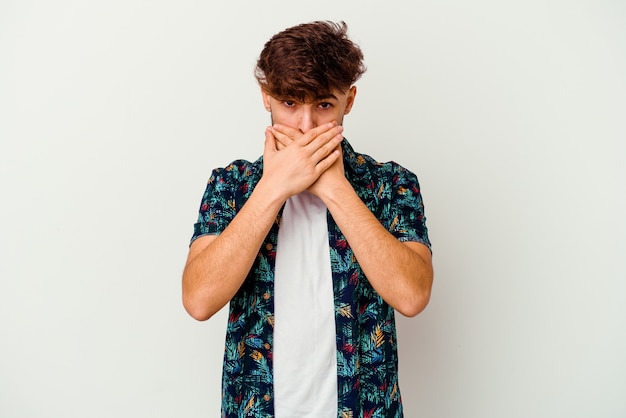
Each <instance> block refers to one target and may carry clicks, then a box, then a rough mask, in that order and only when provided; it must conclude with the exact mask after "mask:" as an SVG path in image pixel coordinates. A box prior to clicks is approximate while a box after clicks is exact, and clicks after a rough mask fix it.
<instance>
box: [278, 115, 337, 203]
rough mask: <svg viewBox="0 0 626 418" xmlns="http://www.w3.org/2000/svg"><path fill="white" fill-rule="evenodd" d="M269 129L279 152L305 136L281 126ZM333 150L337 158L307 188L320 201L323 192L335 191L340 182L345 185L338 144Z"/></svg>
mask: <svg viewBox="0 0 626 418" xmlns="http://www.w3.org/2000/svg"><path fill="white" fill-rule="evenodd" d="M269 129H270V130H271V131H272V133H273V135H274V138H275V139H276V144H277V146H278V149H279V150H282V149H284V148H285V147H287V146H289V145H290V144H291V143H293V141H295V140H297V139H298V138H301V137H302V136H303V135H305V134H303V133H302V132H300V131H299V130H297V129H294V128H289V127H286V126H282V125H275V126H273V127H271V128H269ZM309 132H310V131H309ZM307 134H308V132H307ZM342 139H343V138H342ZM335 150H336V151H337V152H338V153H339V158H337V159H336V160H335V162H334V163H333V164H331V165H330V166H329V167H328V168H327V169H326V170H324V171H323V172H322V173H321V174H320V176H319V177H318V178H317V180H315V182H314V183H312V184H311V185H310V186H309V187H308V188H307V190H308V191H309V192H311V193H312V194H314V195H316V196H317V197H319V198H320V199H322V200H324V198H325V192H332V191H336V190H337V189H338V187H339V186H340V185H342V184H341V182H342V181H343V182H344V185H345V183H346V181H345V180H346V178H345V174H344V166H343V158H342V151H341V145H340V143H339V144H337V147H336V148H335Z"/></svg>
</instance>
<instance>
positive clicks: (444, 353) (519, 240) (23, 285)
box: [0, 0, 626, 418]
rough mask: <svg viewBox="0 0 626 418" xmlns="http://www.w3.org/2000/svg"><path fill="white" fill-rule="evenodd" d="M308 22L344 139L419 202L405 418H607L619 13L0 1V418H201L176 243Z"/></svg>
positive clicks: (625, 308) (212, 380) (244, 153)
mask: <svg viewBox="0 0 626 418" xmlns="http://www.w3.org/2000/svg"><path fill="white" fill-rule="evenodd" d="M316 19H331V20H339V19H344V20H346V21H347V22H348V24H349V30H350V34H351V36H352V38H353V39H354V40H355V41H356V42H357V43H359V44H360V45H361V47H362V48H363V50H364V52H365V57H366V63H367V65H368V68H369V70H368V72H367V73H366V74H365V75H364V77H363V78H362V80H361V81H360V82H359V83H358V88H359V93H358V96H357V102H356V105H355V108H354V109H353V112H352V113H351V114H350V115H349V116H348V117H347V118H346V121H345V126H346V132H345V133H346V137H347V138H349V139H350V141H351V142H352V144H353V145H354V146H355V148H356V149H357V150H359V151H361V152H365V153H368V154H371V155H373V156H375V157H376V158H377V159H379V160H385V161H386V160H390V159H393V160H395V161H397V162H399V163H401V164H403V165H405V166H407V167H408V168H410V169H412V170H413V171H415V172H416V173H417V174H418V176H419V179H420V182H421V185H422V192H423V196H424V200H425V204H426V215H427V217H428V226H429V228H430V235H431V239H432V241H433V250H434V257H435V258H434V263H435V269H436V279H435V285H434V291H433V296H432V301H431V304H430V305H429V307H428V308H427V309H426V310H425V311H424V312H423V313H422V314H421V315H419V316H418V317H417V318H413V319H406V318H400V319H399V344H400V366H401V387H402V393H403V398H404V402H405V406H406V411H407V414H406V416H407V417H409V418H412V417H429V418H491V417H493V418H502V417H507V418H514V417H520V418H521V417H546V418H547V417H569V418H574V417H593V418H598V417H602V418H609V417H611V418H618V417H622V418H623V417H625V416H626V395H625V394H626V303H625V302H624V299H625V297H626V268H625V267H624V258H625V257H624V256H625V255H626V245H625V244H624V238H625V237H626V222H625V221H624V213H626V198H625V193H624V189H625V187H624V183H625V181H624V180H625V179H626V170H625V168H624V159H625V157H626V147H625V145H624V142H625V139H626V129H625V123H626V122H625V119H626V118H625V115H626V81H625V80H626V76H625V74H626V29H624V28H625V27H626V26H625V22H626V5H625V3H624V2H622V1H621V0H614V1H610V0H587V1H585V0H581V1H571V0H570V1H565V0H563V1H559V0H541V1H540V0H527V1H495V0H493V1H489V0H477V1H472V2H468V1H464V0H448V1H440V2H433V1H415V2H408V1H406V2H394V1H386V2H371V1H365V0H362V1H358V2H357V1H318V2H309V3H306V2H305V3H297V2H278V1H261V2H248V3H244V2H242V1H231V2H225V1H224V2H209V1H191V0H179V1H176V2H174V1H170V2H166V1H148V0H113V1H107V2H85V1H71V0H58V1H54V2H49V1H44V0H21V1H17V0H2V1H0V140H1V142H0V144H1V145H0V199H1V204H0V416H1V417H5V418H18V417H19V418H21V417H55V418H56V417H59V418H70V417H77V418H84V417H89V418H100V417H106V418H110V417H133V418H136V417H146V418H157V417H164V418H165V417H168V418H178V417H190V418H191V417H216V416H218V415H219V403H220V389H219V385H220V372H221V358H222V350H223V337H224V335H223V334H224V328H225V321H226V317H225V315H224V314H225V312H224V311H222V312H220V314H218V315H217V316H216V317H214V318H213V319H212V320H210V321H208V322H204V323H199V322H195V321H194V320H193V319H191V318H190V317H188V316H187V315H186V313H185V312H184V310H183V308H182V305H181V302H180V275H181V271H182V268H183V264H184V261H185V257H186V252H187V245H188V242H189V238H190V236H191V233H192V225H193V223H194V222H195V219H196V214H197V210H198V206H199V203H200V198H201V195H202V192H203V190H204V186H205V183H206V180H207V179H208V176H209V174H210V170H211V169H212V168H214V167H217V166H223V165H225V164H227V163H229V162H230V161H232V160H234V159H236V158H247V159H256V158H257V157H258V156H259V155H260V154H261V152H262V143H263V131H264V128H265V126H266V124H268V123H269V117H268V114H267V113H266V112H265V110H264V109H263V107H262V103H261V98H260V95H259V92H258V87H257V86H256V84H255V80H254V78H253V75H252V73H253V68H254V64H255V60H256V57H257V55H258V53H259V52H260V50H261V48H262V46H263V44H264V43H265V41H266V40H267V39H268V38H269V37H270V36H271V35H273V34H274V33H276V32H278V31H280V30H282V29H284V28H286V27H288V26H292V25H294V24H297V23H302V22H306V21H310V20H316Z"/></svg>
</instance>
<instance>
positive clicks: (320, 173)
mask: <svg viewBox="0 0 626 418" xmlns="http://www.w3.org/2000/svg"><path fill="white" fill-rule="evenodd" d="M362 60H363V54H362V52H361V50H360V49H359V47H358V46H357V45H355V44H354V43H352V42H351V41H350V40H349V39H348V37H347V27H346V25H345V23H343V22H342V23H340V24H334V23H331V22H313V23H308V24H303V25H299V26H295V27H292V28H289V29H286V30H284V31H283V32H280V33H278V34H277V35H275V36H274V37H272V38H271V39H270V40H269V41H268V42H267V43H266V44H265V47H264V49H263V51H262V52H261V55H260V57H259V60H258V62H257V68H256V77H257V80H258V82H259V85H260V87H261V94H262V98H263V104H264V106H265V108H266V110H267V111H268V112H270V114H271V118H272V126H270V127H268V128H267V129H266V131H265V147H264V151H263V157H262V158H260V159H259V160H257V161H256V162H253V163H251V162H248V161H243V160H238V161H235V162H233V163H231V164H230V165H229V166H227V167H226V168H219V169H216V170H214V171H213V173H212V175H211V177H210V179H209V181H208V185H207V188H206V191H205V193H204V196H203V198H202V203H201V207H200V215H199V218H198V222H197V223H196V224H195V229H194V234H193V237H192V243H191V246H190V248H189V256H188V260H187V264H186V266H185V270H184V273H183V303H184V306H185V308H186V309H187V311H188V312H189V314H190V315H191V316H192V317H194V318H195V319H198V320H206V319H208V318H210V317H211V316H212V315H213V314H214V313H216V312H217V311H219V310H220V309H221V308H222V307H223V306H225V305H226V304H227V303H229V304H230V306H229V309H230V315H229V320H228V326H227V331H226V334H227V335H226V348H225V355H224V368H223V379H222V399H223V401H222V416H225V417H241V416H253V417H272V416H276V417H278V418H282V417H289V418H292V417H315V418H324V417H337V416H339V417H361V416H369V417H401V416H402V415H403V411H402V403H401V398H400V391H399V387H398V358H397V347H396V331H395V320H394V309H395V310H397V311H398V312H400V313H401V314H403V315H406V316H415V315H417V314H418V313H419V312H420V311H422V310H423V309H424V308H425V307H426V305H427V303H428V300H429V297H430V290H431V285H432V278H433V271H432V263H431V252H430V242H429V240H428V234H427V229H426V225H425V218H424V212H423V205H422V199H421V195H420V191H419V184H418V181H417V178H416V177H415V175H414V174H413V173H411V172H410V171H408V170H406V169H404V168H403V167H401V166H399V165H397V164H396V163H393V162H390V163H378V162H376V161H375V160H373V159H372V158H370V157H369V156H367V155H363V154H358V153H356V152H355V151H354V150H353V149H352V147H351V146H350V144H349V143H348V142H347V140H346V139H344V137H343V126H342V123H343V117H344V115H347V114H348V113H349V112H350V110H351V109H352V106H353V104H354V101H355V97H356V91H357V90H356V87H355V86H354V83H355V82H356V81H357V80H358V79H359V78H360V76H361V75H362V74H363V72H364V71H365V67H364V65H363V62H362Z"/></svg>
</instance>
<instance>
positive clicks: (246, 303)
mask: <svg viewBox="0 0 626 418" xmlns="http://www.w3.org/2000/svg"><path fill="white" fill-rule="evenodd" d="M342 149H343V159H344V168H345V175H346V178H347V179H348V180H349V182H350V184H351V185H352V187H353V189H354V190H355V192H356V193H357V195H358V196H359V197H360V198H361V200H362V201H363V203H364V204H365V205H366V206H367V207H368V208H369V209H370V211H372V213H373V214H374V215H375V216H376V218H377V219H378V220H379V221H380V222H381V224H382V225H383V226H384V227H385V228H386V229H387V230H388V231H389V232H390V233H391V234H392V235H393V236H395V237H396V238H397V239H398V240H399V241H415V242H421V243H423V244H424V245H426V246H428V248H430V241H429V239H428V230H427V228H426V218H425V216H424V206H423V202H422V196H421V193H420V187H419V183H418V180H417V177H416V176H415V174H413V173H412V172H411V171H409V170H407V169H405V168H404V167H402V166H400V165H399V164H397V163H394V162H386V163H380V162H377V161H375V160H374V159H373V158H371V157H369V156H367V155H365V154H358V153H356V152H355V151H354V150H353V149H352V147H351V146H350V144H349V143H348V141H347V140H345V139H344V141H343V142H342ZM262 173H263V159H262V158H259V159H258V160H257V161H255V162H248V161H244V160H237V161H234V162H233V163H231V164H229V165H228V166H227V167H224V168H218V169H215V170H213V172H212V174H211V177H210V178H209V181H208V183H207V187H206V190H205V192H204V195H203V198H202V202H201V205H200V213H199V216H198V221H197V223H196V224H195V225H194V234H193V237H192V242H193V240H195V239H196V238H197V237H199V236H201V235H206V234H220V233H221V232H222V231H223V230H224V229H225V228H226V227H227V226H228V224H229V223H230V222H231V221H232V219H233V218H234V217H235V216H236V215H237V213H238V211H239V210H240V209H241V207H242V206H243V205H244V204H245V202H246V201H247V199H248V198H249V196H250V194H251V193H252V191H253V190H254V187H255V186H256V184H257V183H258V181H259V180H260V178H261V175H262ZM281 215H282V210H281V212H279V214H278V216H277V218H276V221H275V222H274V224H273V226H272V228H271V229H270V231H269V233H268V235H267V237H266V238H265V241H264V242H263V244H262V245H261V248H260V249H259V254H258V256H257V258H256V260H255V262H254V264H253V266H252V268H251V269H250V272H249V273H248V276H247V278H246V280H245V281H244V283H243V284H242V286H241V287H240V289H239V290H238V292H237V293H236V295H235V296H234V297H233V299H232V300H231V301H230V304H229V317H228V323H227V328H226V344H225V352H224V364H223V373H222V416H223V417H228V418H231V417H233V418H234V417H264V418H266V417H273V416H274V406H273V383H272V382H273V380H272V368H273V362H272V361H273V359H272V345H273V326H274V292H273V290H274V289H273V287H274V286H273V282H274V267H275V260H276V245H277V237H278V228H279V226H280V219H281ZM327 216H328V240H329V247H330V260H331V270H332V277H333V293H334V305H335V325H336V330H337V338H336V341H337V392H338V393H337V398H338V405H337V416H338V417H361V416H370V417H385V418H390V417H396V418H397V417H402V416H403V410H402V401H401V397H400V388H399V385H398V353H397V345H396V327H395V317H394V310H393V308H392V307H391V306H389V305H388V304H387V303H386V302H385V301H384V300H383V299H382V298H381V297H380V296H379V295H378V293H377V292H376V291H375V290H374V288H373V287H372V286H371V284H370V283H369V281H368V280H367V277H366V276H365V275H364V273H363V271H362V269H361V267H360V266H359V264H358V262H357V261H356V258H355V256H354V253H353V252H352V249H351V248H350V244H349V243H348V242H347V240H346V238H345V237H344V235H343V234H342V232H341V231H340V230H339V228H338V226H337V224H336V223H335V222H334V220H333V218H332V216H331V214H330V213H328V215H327ZM389 280H393V277H390V278H389ZM303 326H306V324H303ZM302 355H303V356H304V355H305V354H302ZM303 361H306V358H304V357H303Z"/></svg>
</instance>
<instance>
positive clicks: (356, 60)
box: [254, 21, 365, 102]
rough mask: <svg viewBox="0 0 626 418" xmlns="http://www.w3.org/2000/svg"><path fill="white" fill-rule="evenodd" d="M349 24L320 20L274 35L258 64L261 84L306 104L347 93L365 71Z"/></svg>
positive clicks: (277, 95) (274, 93)
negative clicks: (349, 32) (349, 29)
mask: <svg viewBox="0 0 626 418" xmlns="http://www.w3.org/2000/svg"><path fill="white" fill-rule="evenodd" d="M347 32H348V26H347V25H346V23H345V22H339V23H334V22H329V21H316V22H311V23H303V24H301V25H297V26H293V27H291V28H288V29H285V30H284V31H282V32H280V33H277V34H276V35H274V36H273V37H272V38H271V39H270V40H269V41H267V43H266V44H265V46H264V48H263V51H261V55H260V56H259V59H258V61H257V66H256V69H255V72H254V73H255V76H256V79H257V81H258V82H259V85H260V86H261V88H263V90H265V91H266V92H267V93H268V94H269V95H270V96H273V97H275V98H277V99H281V100H284V99H287V98H289V99H297V100H300V101H302V102H305V101H312V100H316V99H319V98H323V97H328V96H329V95H330V94H331V92H332V91H333V90H340V91H342V92H345V91H347V90H348V89H349V88H350V87H351V86H352V85H353V84H354V82H356V81H357V80H358V79H359V78H360V77H361V75H363V73H364V72H365V65H364V64H363V53H362V52H361V49H360V48H359V46H358V45H356V44H355V43H353V42H352V41H351V40H350V39H348V35H347Z"/></svg>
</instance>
